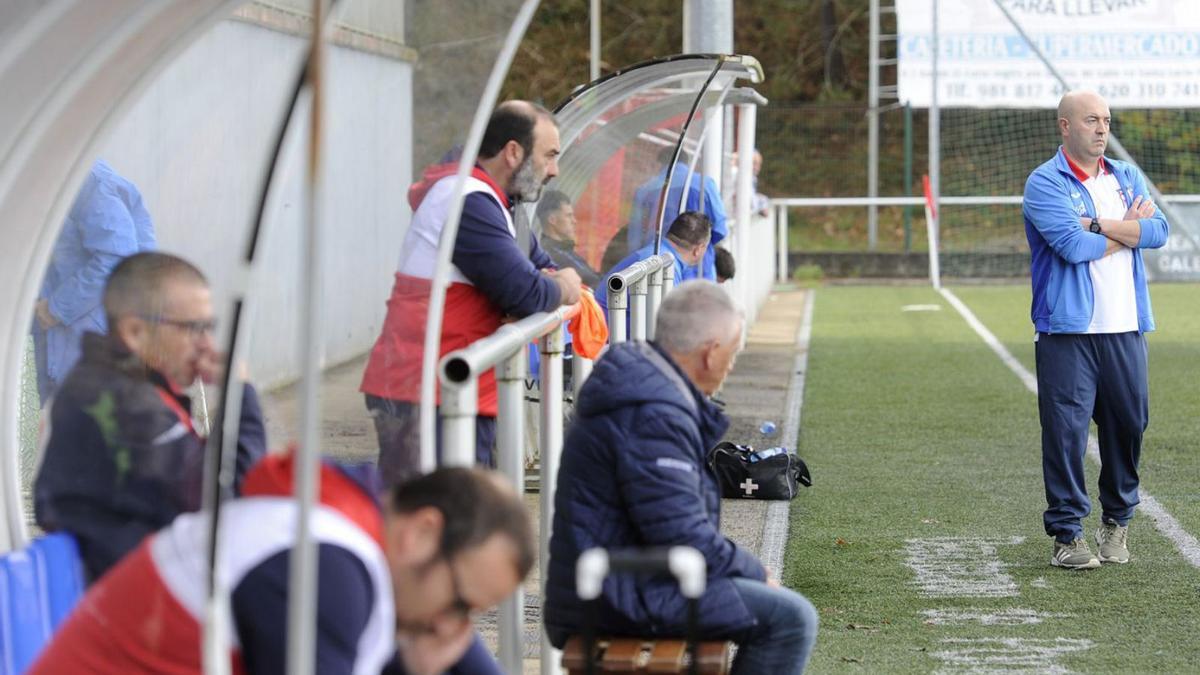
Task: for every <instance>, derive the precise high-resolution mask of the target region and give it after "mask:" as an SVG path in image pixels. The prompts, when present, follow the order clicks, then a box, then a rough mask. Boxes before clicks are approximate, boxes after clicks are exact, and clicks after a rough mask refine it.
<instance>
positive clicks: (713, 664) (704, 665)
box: [699, 642, 731, 675]
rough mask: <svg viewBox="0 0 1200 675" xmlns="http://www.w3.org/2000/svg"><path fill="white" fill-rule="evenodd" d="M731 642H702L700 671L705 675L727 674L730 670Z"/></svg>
mask: <svg viewBox="0 0 1200 675" xmlns="http://www.w3.org/2000/svg"><path fill="white" fill-rule="evenodd" d="M730 644H731V643H729V642H701V643H700V649H699V651H700V668H699V670H700V672H701V673H703V674H704V675H726V673H728V672H729V653H730V648H729V646H730Z"/></svg>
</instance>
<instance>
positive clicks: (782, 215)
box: [775, 204, 788, 284]
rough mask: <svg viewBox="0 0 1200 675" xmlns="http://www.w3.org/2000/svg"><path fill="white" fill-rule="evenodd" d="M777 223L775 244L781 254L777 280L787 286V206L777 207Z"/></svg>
mask: <svg viewBox="0 0 1200 675" xmlns="http://www.w3.org/2000/svg"><path fill="white" fill-rule="evenodd" d="M775 222H776V224H777V225H778V226H779V234H778V236H777V237H776V240H777V243H776V244H775V246H776V247H777V248H778V251H777V253H778V254H779V263H778V267H777V268H776V269H777V271H778V274H779V277H778V279H777V280H778V281H779V283H781V284H786V283H787V280H788V210H787V207H786V206H782V205H779V204H777V205H776V206H775Z"/></svg>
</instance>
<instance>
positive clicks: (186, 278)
mask: <svg viewBox="0 0 1200 675" xmlns="http://www.w3.org/2000/svg"><path fill="white" fill-rule="evenodd" d="M103 302H104V311H105V314H106V317H107V320H108V326H109V333H108V335H100V334H98V333H85V334H84V336H83V343H82V345H83V355H82V357H81V358H80V360H79V362H78V363H76V365H75V366H74V368H72V370H71V371H70V372H69V374H68V375H67V377H66V379H65V380H64V381H63V383H62V386H61V388H60V389H59V390H58V391H57V392H56V393H55V395H54V396H53V398H52V399H51V400H50V403H49V412H48V413H47V419H48V420H49V422H48V425H47V427H46V429H45V431H44V433H45V436H46V444H45V450H44V453H43V456H42V460H41V466H40V467H39V468H38V475H37V481H36V483H35V484H34V509H35V513H36V516H37V523H38V525H39V526H41V527H42V528H43V529H45V530H47V531H54V530H64V531H66V532H69V533H70V534H72V535H73V536H74V537H75V539H76V540H77V541H78V543H79V548H80V552H81V554H82V555H83V561H84V566H85V568H86V569H87V572H88V577H89V579H91V580H95V579H97V578H99V577H100V575H102V574H103V573H104V572H105V570H107V569H108V568H109V567H111V566H112V565H113V564H115V563H116V562H117V561H118V560H120V559H121V558H122V557H123V556H124V555H125V554H126V553H128V552H129V551H132V550H133V549H134V548H135V547H137V545H138V544H139V543H140V542H141V541H142V539H143V538H144V537H145V536H146V535H147V534H150V533H151V532H154V531H155V530H158V529H159V528H161V527H163V526H164V525H166V524H168V523H170V522H171V520H172V519H174V518H175V516H177V515H179V514H180V513H183V512H185V511H194V510H196V509H199V508H200V500H201V484H202V483H203V475H204V447H205V440H204V438H202V437H201V435H200V433H199V431H198V430H197V429H196V428H195V425H194V423H193V421H192V417H191V412H190V411H191V401H190V400H189V399H188V397H187V396H186V395H184V393H183V389H184V388H186V387H189V386H191V385H192V383H193V382H195V381H196V380H201V381H203V382H214V381H216V380H217V379H218V376H219V370H220V362H221V359H220V355H219V354H218V353H217V351H216V349H215V344H214V336H213V331H214V329H215V323H214V320H213V309H212V298H211V294H210V292H209V289H208V282H207V281H206V280H205V278H204V275H203V274H201V272H200V270H198V269H196V267H194V266H193V265H192V264H191V263H188V262H187V261H185V260H183V259H181V258H177V257H175V256H173V255H168V254H165V253H138V254H135V255H132V256H130V257H128V258H125V259H124V260H122V261H121V262H120V263H118V264H117V266H116V267H115V268H114V269H113V271H112V274H110V275H109V277H108V281H107V283H106V284H105V288H104V297H103ZM265 451H266V431H265V428H264V426H263V420H262V412H261V409H260V408H259V404H258V399H257V395H256V394H255V392H254V388H253V387H251V386H249V385H246V387H245V391H244V394H243V398H242V414H241V420H240V428H239V436H238V448H237V473H236V476H237V480H235V489H236V487H237V483H238V482H239V481H240V478H241V476H242V475H243V474H244V473H245V472H246V470H247V469H248V468H249V467H250V466H251V465H252V464H253V463H254V462H255V461H257V460H258V459H259V458H261V457H262V456H263V455H264V454H265Z"/></svg>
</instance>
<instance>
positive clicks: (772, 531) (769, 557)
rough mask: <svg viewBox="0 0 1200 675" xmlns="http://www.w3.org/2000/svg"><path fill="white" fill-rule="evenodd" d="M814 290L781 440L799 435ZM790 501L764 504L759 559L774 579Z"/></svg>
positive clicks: (798, 346) (806, 306)
mask: <svg viewBox="0 0 1200 675" xmlns="http://www.w3.org/2000/svg"><path fill="white" fill-rule="evenodd" d="M816 298H817V292H816V291H815V290H808V291H806V292H805V298H804V318H803V319H802V320H801V321H800V332H799V333H797V334H796V361H795V364H794V365H793V366H792V381H791V382H790V383H789V384H788V393H787V402H786V403H785V406H786V408H785V410H786V411H787V421H786V422H785V423H784V425H783V436H782V438H783V442H784V443H795V442H797V441H798V440H799V438H800V406H801V405H802V404H803V403H804V376H805V374H806V373H807V372H808V343H809V341H810V340H811V339H812V322H813V306H814V305H816ZM790 506H791V502H786V501H773V502H771V504H770V505H769V506H767V515H766V519H765V520H764V521H763V532H762V544H761V545H760V546H759V551H758V552H759V556H758V558H759V560H761V561H762V564H763V567H765V568H767V571H768V572H771V573H774V574H775V578H777V579H779V578H782V577H781V575H782V574H783V546H784V544H785V543H787V535H788V517H789V513H790Z"/></svg>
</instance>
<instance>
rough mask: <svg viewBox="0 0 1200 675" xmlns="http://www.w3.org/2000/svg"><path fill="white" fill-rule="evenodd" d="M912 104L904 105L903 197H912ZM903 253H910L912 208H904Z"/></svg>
mask: <svg viewBox="0 0 1200 675" xmlns="http://www.w3.org/2000/svg"><path fill="white" fill-rule="evenodd" d="M912 190H913V116H912V104H911V103H905V104H904V196H905V197H911V196H913V191H912ZM904 252H905V253H912V207H911V206H905V207H904Z"/></svg>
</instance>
